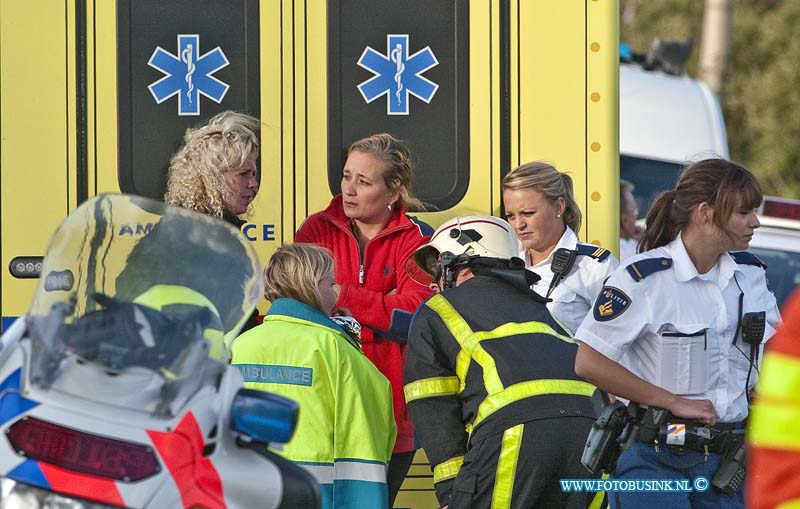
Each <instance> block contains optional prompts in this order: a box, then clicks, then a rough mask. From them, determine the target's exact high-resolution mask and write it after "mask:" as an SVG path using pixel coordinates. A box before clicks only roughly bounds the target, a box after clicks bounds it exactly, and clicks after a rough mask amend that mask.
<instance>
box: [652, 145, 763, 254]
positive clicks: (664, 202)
mask: <svg viewBox="0 0 800 509" xmlns="http://www.w3.org/2000/svg"><path fill="white" fill-rule="evenodd" d="M762 197H763V196H762V193H761V186H760V185H759V184H758V181H757V180H756V178H755V177H754V176H753V174H752V173H750V172H749V171H748V170H747V169H746V168H744V167H742V166H739V165H738V164H736V163H733V162H731V161H726V160H725V159H705V160H703V161H698V162H696V163H693V164H691V165H690V166H689V167H688V168H686V169H685V170H684V171H683V173H681V176H680V178H679V179H678V184H677V185H676V186H675V190H673V191H666V192H663V193H661V194H659V195H658V196H657V197H656V200H655V202H654V203H653V206H652V207H650V211H649V212H648V213H647V220H646V222H647V229H646V230H645V232H644V234H643V235H642V239H641V240H640V241H639V252H640V253H642V252H644V251H649V250H651V249H655V248H657V247H661V246H664V245H667V244H669V243H670V242H672V241H673V240H675V238H676V237H677V236H678V233H679V232H681V231H683V230H684V229H685V228H686V227H687V226H689V223H690V221H691V219H692V211H693V210H694V209H695V208H697V206H698V205H700V204H701V203H707V204H708V205H710V206H711V207H713V209H714V216H713V221H714V224H715V225H716V227H717V228H719V229H720V230H722V231H723V232H725V233H727V234H728V235H732V234H731V232H729V231H728V229H727V222H728V219H729V218H730V217H731V214H733V212H734V211H735V210H736V209H737V208H740V207H742V208H745V209H753V208H756V207H758V206H759V204H760V203H761V200H762Z"/></svg>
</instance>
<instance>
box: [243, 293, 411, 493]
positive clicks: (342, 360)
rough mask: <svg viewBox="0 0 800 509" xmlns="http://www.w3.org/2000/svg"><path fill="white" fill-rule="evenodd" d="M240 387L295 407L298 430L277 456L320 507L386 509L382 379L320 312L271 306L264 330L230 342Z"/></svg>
mask: <svg viewBox="0 0 800 509" xmlns="http://www.w3.org/2000/svg"><path fill="white" fill-rule="evenodd" d="M232 363H233V364H234V365H236V366H237V367H238V368H239V370H240V371H241V372H242V375H243V378H244V380H245V386H246V387H248V388H252V389H260V390H264V391H269V392H273V393H276V394H280V395H282V396H286V397H288V398H291V399H293V400H295V401H297V402H298V403H299V404H300V413H299V419H298V425H297V430H296V431H295V434H294V436H293V437H292V439H291V440H290V441H289V442H288V443H287V444H285V445H284V447H283V449H282V450H276V451H275V452H276V453H278V454H280V455H282V456H284V457H286V458H288V459H290V460H292V461H294V462H296V463H298V464H301V465H303V466H304V467H305V468H306V469H307V470H309V471H310V472H311V473H312V474H313V475H314V476H315V478H316V479H317V480H318V481H319V482H320V484H321V485H322V495H323V508H333V507H336V508H344V507H353V508H355V507H386V506H387V505H388V501H387V488H386V468H387V464H388V461H389V459H390V457H391V453H392V448H393V446H394V440H395V434H396V429H395V424H394V416H393V413H392V400H391V389H390V385H389V382H388V380H386V378H385V377H384V376H383V375H382V374H381V373H380V372H379V371H378V370H377V368H375V366H374V365H373V364H372V363H371V362H370V361H369V359H367V358H366V356H364V354H363V353H362V352H361V351H360V350H358V348H357V347H356V346H354V345H353V343H352V342H351V341H350V340H349V339H348V337H347V335H346V333H345V332H344V331H343V330H342V329H341V328H339V326H338V325H336V324H335V323H333V322H332V321H331V320H329V319H328V317H326V316H324V315H323V314H322V313H321V312H320V311H318V310H317V309H314V308H312V307H310V306H307V305H305V304H303V303H301V302H298V301H295V300H291V299H278V300H276V301H275V302H273V304H272V307H271V308H270V310H269V312H268V313H267V315H266V316H265V317H264V323H263V324H261V325H259V326H258V327H255V328H254V329H251V330H250V331H248V332H246V333H244V334H242V335H241V336H240V337H239V338H237V339H236V340H235V341H234V343H233V360H232Z"/></svg>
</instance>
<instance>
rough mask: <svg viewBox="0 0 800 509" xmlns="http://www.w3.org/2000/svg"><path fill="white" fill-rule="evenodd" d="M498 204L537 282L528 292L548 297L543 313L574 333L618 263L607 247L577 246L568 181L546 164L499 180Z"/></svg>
mask: <svg viewBox="0 0 800 509" xmlns="http://www.w3.org/2000/svg"><path fill="white" fill-rule="evenodd" d="M503 206H504V207H505V210H506V218H507V219H508V222H509V223H510V224H511V226H513V227H514V230H515V231H516V233H517V237H518V238H519V240H520V242H521V243H522V246H523V252H522V253H521V255H520V258H522V259H523V260H525V265H526V268H527V269H528V270H530V271H532V272H535V273H536V274H538V275H539V277H540V278H541V279H540V280H539V281H538V282H537V283H536V284H535V285H534V286H533V290H534V291H535V292H537V293H538V294H540V295H542V296H543V297H549V298H551V299H552V302H549V303H548V304H547V309H549V310H550V313H552V314H553V316H554V317H555V318H556V319H557V320H559V321H560V322H561V323H562V324H563V325H565V326H566V327H567V328H568V329H569V331H570V332H571V333H574V332H575V330H576V329H577V328H578V325H580V323H581V321H582V320H583V318H584V317H585V316H586V314H587V313H588V312H589V309H590V308H591V307H592V302H594V298H595V297H596V296H597V293H598V292H599V291H600V288H601V287H602V286H603V281H604V280H605V279H606V278H607V277H608V275H609V274H611V272H612V271H613V270H614V269H616V268H617V265H618V263H617V260H616V258H614V256H613V255H612V254H611V252H609V251H608V250H607V249H603V248H602V247H597V246H593V245H591V244H582V243H580V242H578V237H577V235H576V234H575V232H576V231H578V230H579V229H580V227H581V211H580V209H579V208H578V204H577V203H576V202H575V197H574V196H573V192H572V178H570V176H569V175H567V174H565V173H561V172H559V171H557V170H556V169H555V168H554V167H552V166H551V165H549V164H547V163H540V162H533V163H528V164H524V165H522V166H520V167H519V168H516V169H514V170H512V171H511V172H510V173H509V174H508V175H506V176H505V178H504V179H503Z"/></svg>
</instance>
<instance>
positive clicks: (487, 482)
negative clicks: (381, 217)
mask: <svg viewBox="0 0 800 509" xmlns="http://www.w3.org/2000/svg"><path fill="white" fill-rule="evenodd" d="M518 253H519V250H518V244H517V239H516V236H515V233H514V229H513V228H512V227H511V226H510V225H509V224H508V223H507V222H505V221H503V220H502V219H498V218H494V217H488V216H465V217H456V218H455V219H452V220H450V221H447V222H445V223H444V225H443V226H442V227H440V228H439V229H438V230H437V231H436V232H434V234H433V236H432V237H431V241H430V242H429V243H428V244H427V245H425V246H423V247H421V248H419V249H418V250H417V251H416V252H415V253H414V261H415V262H416V264H417V265H418V266H419V267H421V268H422V269H423V270H424V271H425V272H426V273H428V274H429V275H431V276H433V278H434V281H435V282H436V283H437V285H438V286H439V287H440V288H442V292H441V293H439V294H437V295H434V296H433V297H431V298H430V299H428V300H427V301H425V303H423V305H422V306H421V307H420V308H419V310H418V311H417V314H416V316H415V317H414V321H413V323H412V326H411V331H410V335H409V339H408V351H407V359H406V369H405V387H404V392H405V398H406V403H407V405H408V408H409V411H410V413H411V418H412V420H413V422H414V427H415V429H416V432H417V435H418V437H419V438H420V440H421V442H422V446H423V448H424V449H425V452H426V454H427V456H428V459H429V460H430V462H431V465H432V466H433V477H434V483H435V486H436V494H437V497H438V499H439V503H440V504H441V506H449V508H450V509H457V508H463V507H470V506H471V507H519V508H523V507H524V508H528V507H586V506H587V505H588V504H589V502H590V498H591V497H592V495H593V494H588V493H563V492H562V491H561V489H560V487H559V482H558V480H559V479H562V478H585V477H588V476H589V474H588V472H587V470H586V469H585V468H584V467H583V466H582V465H581V464H580V457H581V452H582V449H583V446H584V441H585V439H586V435H587V433H588V432H589V429H590V427H591V425H592V422H593V418H594V412H593V410H592V406H591V403H590V396H591V394H592V392H593V391H594V387H593V386H592V385H590V384H589V383H587V382H585V381H583V380H581V379H580V378H578V377H577V376H576V375H575V371H574V368H573V366H574V360H575V353H576V349H577V347H576V345H575V343H574V341H573V340H572V339H571V338H570V337H569V335H568V334H567V333H566V331H565V330H564V329H563V328H562V327H561V326H560V325H559V324H558V322H557V321H556V320H554V319H553V317H552V316H551V314H550V313H549V312H548V310H547V308H546V307H545V302H546V301H545V299H544V298H542V297H541V296H539V295H537V294H536V293H534V292H533V291H532V290H531V288H530V286H531V284H533V283H534V280H535V279H536V278H537V277H538V276H536V275H535V274H534V273H533V272H530V271H528V270H526V269H525V268H524V262H523V261H522V260H521V259H519V258H517V254H518Z"/></svg>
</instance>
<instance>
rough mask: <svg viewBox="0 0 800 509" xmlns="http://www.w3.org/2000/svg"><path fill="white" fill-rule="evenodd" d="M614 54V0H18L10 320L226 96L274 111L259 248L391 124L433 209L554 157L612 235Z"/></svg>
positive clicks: (438, 211) (416, 473) (6, 23)
mask: <svg viewBox="0 0 800 509" xmlns="http://www.w3.org/2000/svg"><path fill="white" fill-rule="evenodd" d="M618 68H619V65H618V1H617V0H486V1H477V0H473V1H469V0H436V1H431V0H404V1H402V2H397V1H391V0H327V1H326V0H304V1H300V0H216V1H212V0H209V1H204V2H197V1H195V0H170V1H168V2H167V1H144V0H78V1H71V2H63V1H57V0H41V1H37V2H27V1H22V0H8V1H6V0H3V1H2V2H0V211H1V212H2V215H1V217H0V238H1V239H2V248H1V249H0V254H1V255H2V267H3V268H4V270H3V273H2V277H1V278H0V304H1V306H2V327H3V329H6V328H7V327H8V326H9V324H10V323H11V322H12V321H13V320H14V319H15V318H16V317H19V316H20V315H22V314H24V313H25V310H26V308H27V306H28V304H29V301H30V299H31V296H32V295H33V290H34V287H35V285H36V282H37V278H38V275H39V274H38V273H39V269H40V268H41V256H42V253H43V252H44V249H45V246H46V243H47V240H48V238H49V236H50V234H51V233H52V231H53V229H54V228H55V227H56V225H58V223H59V222H60V221H61V220H62V219H63V218H64V217H65V216H66V215H67V214H68V213H69V211H71V210H73V209H74V208H75V207H77V206H78V205H79V204H80V203H82V202H83V201H84V200H86V199H87V198H88V197H90V196H93V195H95V194H98V193H101V192H124V193H135V194H140V195H145V196H149V197H154V198H161V197H162V196H163V192H164V183H165V176H166V169H167V165H168V161H169V156H170V155H171V153H172V152H173V151H174V150H175V149H176V148H177V147H178V145H179V144H180V141H181V139H182V136H183V133H184V131H185V129H186V128H187V127H189V126H193V125H195V124H198V123H200V122H202V121H203V120H205V119H207V118H209V117H211V116H212V115H214V114H215V113H218V112H220V111H222V110H228V109H232V110H238V111H244V112H247V113H250V114H252V115H255V116H257V117H259V118H260V119H261V120H262V122H263V128H262V132H261V138H262V152H261V157H260V161H259V179H260V192H259V193H258V196H257V198H256V200H255V202H254V204H253V208H252V214H251V215H250V217H249V222H248V224H246V225H245V226H244V227H243V232H244V234H245V235H246V236H247V238H248V239H249V240H250V241H252V242H253V244H254V246H255V247H256V249H257V252H258V253H259V256H260V257H261V259H262V262H264V261H266V260H267V258H268V257H269V255H270V254H271V253H272V252H273V251H274V249H276V248H277V247H278V246H279V245H280V244H281V243H283V242H289V241H291V240H292V237H293V235H294V232H295V230H296V229H297V228H298V226H299V225H300V223H301V222H302V221H303V220H304V219H305V218H306V217H307V216H308V215H309V214H311V213H313V212H316V211H318V210H320V209H322V208H323V207H324V206H325V205H326V204H327V203H328V202H329V200H330V198H331V196H332V195H333V194H335V193H338V189H339V181H340V178H341V169H342V164H343V154H344V149H345V148H346V147H347V146H348V144H349V143H350V142H352V141H354V140H356V139H358V138H361V137H364V136H366V135H369V134H371V133H376V132H390V133H392V134H394V135H395V136H396V137H399V138H402V139H404V140H405V141H406V142H407V143H408V144H409V146H410V148H411V150H412V152H413V153H414V155H415V162H416V180H417V181H416V188H415V193H416V195H417V196H418V197H419V198H420V199H421V200H422V201H423V202H425V203H427V204H429V205H430V210H432V211H433V212H425V213H421V214H418V215H419V217H420V218H421V219H422V220H424V221H426V222H428V223H430V224H431V225H432V226H434V227H435V226H437V225H439V224H440V223H441V222H442V221H444V220H445V219H447V218H449V217H452V216H454V215H456V214H468V213H487V214H494V215H500V214H501V213H502V211H501V199H500V196H501V193H500V180H501V178H502V176H503V175H504V174H505V173H506V172H508V171H509V170H510V169H511V168H513V167H515V166H517V165H519V164H521V163H524V162H527V161H531V160H545V161H548V162H551V163H554V164H555V165H556V167H557V168H559V169H560V170H562V171H568V172H570V174H571V175H572V177H573V179H574V182H575V186H576V189H575V191H576V196H577V198H578V200H579V204H580V206H581V208H582V209H583V212H584V215H585V218H586V219H585V221H584V226H583V228H582V230H581V231H580V238H581V240H583V241H586V242H591V243H594V244H599V245H602V246H605V247H608V248H610V249H612V250H614V251H615V252H616V250H617V242H618V240H617V237H618V216H617V214H618V174H619V173H618V172H619V149H618V145H619V142H618V110H619V99H618V95H619V92H618V89H619V87H618ZM188 78H190V79H188ZM125 226H126V229H125V230H124V231H122V230H121V231H120V232H118V233H119V234H120V235H122V234H125V235H132V236H139V235H144V234H146V233H147V225H139V224H131V225H125ZM261 309H264V307H263V306H262V307H261ZM430 487H431V481H430V469H429V468H428V467H427V466H426V465H423V464H420V465H419V466H415V467H414V469H413V470H412V473H411V476H409V478H408V479H407V481H406V484H405V485H404V491H402V492H401V494H400V497H399V498H398V501H397V504H396V505H397V506H398V507H434V506H435V499H434V497H433V494H432V492H431V491H430Z"/></svg>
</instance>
